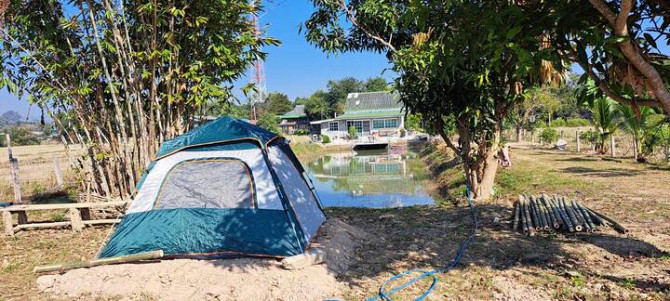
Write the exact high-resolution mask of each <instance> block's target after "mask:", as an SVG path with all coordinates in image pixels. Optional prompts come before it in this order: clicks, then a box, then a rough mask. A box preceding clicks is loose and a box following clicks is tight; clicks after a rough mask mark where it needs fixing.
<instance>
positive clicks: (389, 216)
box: [379, 214, 395, 220]
mask: <svg viewBox="0 0 670 301" xmlns="http://www.w3.org/2000/svg"><path fill="white" fill-rule="evenodd" d="M392 218H395V214H382V215H380V216H379V219H381V220H384V219H392Z"/></svg>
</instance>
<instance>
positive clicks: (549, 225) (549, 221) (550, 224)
mask: <svg viewBox="0 0 670 301" xmlns="http://www.w3.org/2000/svg"><path fill="white" fill-rule="evenodd" d="M537 203H538V205H540V209H542V215H544V219H545V220H546V221H547V230H553V229H554V220H553V218H552V216H551V214H549V209H548V208H547V206H545V205H544V200H543V199H542V196H540V198H538V199H537Z"/></svg>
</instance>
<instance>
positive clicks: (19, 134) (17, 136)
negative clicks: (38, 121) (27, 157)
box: [0, 127, 40, 146]
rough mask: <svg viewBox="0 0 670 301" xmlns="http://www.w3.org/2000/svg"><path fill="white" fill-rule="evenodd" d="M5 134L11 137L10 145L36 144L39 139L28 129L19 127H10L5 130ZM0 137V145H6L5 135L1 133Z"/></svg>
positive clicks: (38, 142)
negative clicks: (0, 137)
mask: <svg viewBox="0 0 670 301" xmlns="http://www.w3.org/2000/svg"><path fill="white" fill-rule="evenodd" d="M7 134H9V136H10V137H11V138H12V145H13V146H19V145H38V144H40V139H39V138H38V137H37V136H35V135H33V133H31V132H30V131H29V130H27V129H24V128H20V127H11V128H9V129H8V130H7ZM1 136H2V139H1V140H0V142H1V143H0V146H7V145H6V144H7V141H5V135H4V134H3V135H1Z"/></svg>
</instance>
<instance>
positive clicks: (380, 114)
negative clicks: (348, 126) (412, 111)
mask: <svg viewBox="0 0 670 301" xmlns="http://www.w3.org/2000/svg"><path fill="white" fill-rule="evenodd" d="M404 114H405V113H404V112H403V111H401V110H392V111H389V110H385V111H359V112H350V113H348V112H345V113H344V114H342V115H341V116H338V117H337V118H336V119H352V118H384V117H400V116H402V115H404Z"/></svg>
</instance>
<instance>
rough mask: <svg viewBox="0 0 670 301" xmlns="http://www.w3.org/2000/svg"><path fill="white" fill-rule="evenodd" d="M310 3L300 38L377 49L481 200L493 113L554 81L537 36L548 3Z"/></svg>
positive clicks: (490, 172) (491, 159)
mask: <svg viewBox="0 0 670 301" xmlns="http://www.w3.org/2000/svg"><path fill="white" fill-rule="evenodd" d="M314 4H315V7H316V11H315V12H314V13H312V15H311V17H310V18H309V19H308V20H307V21H306V22H305V23H304V25H303V26H304V28H305V29H306V31H305V36H306V39H307V40H308V41H309V42H310V43H312V44H315V45H317V46H318V47H320V48H321V49H323V50H324V51H326V52H329V53H337V52H344V51H375V52H382V53H384V54H385V55H386V57H387V58H389V61H390V63H391V64H392V66H393V70H394V71H395V72H396V73H397V74H398V78H396V81H395V84H396V87H397V89H398V91H399V93H400V97H401V101H402V102H403V103H404V105H405V106H406V107H407V108H408V109H409V111H410V112H411V113H421V114H422V116H423V117H424V120H425V121H427V122H428V123H429V125H430V126H431V127H432V129H431V130H432V131H434V132H437V133H439V134H440V135H441V136H442V137H443V139H444V140H445V142H446V143H447V145H448V146H449V147H450V148H451V149H452V150H453V151H454V152H455V153H456V154H457V155H458V156H459V157H460V158H461V159H462V161H463V163H464V164H463V167H464V172H465V174H466V179H467V182H468V184H469V186H470V188H471V189H472V192H473V195H474V197H475V198H476V199H486V198H489V197H490V196H491V192H492V188H493V183H494V179H495V174H496V171H497V167H498V165H497V164H498V163H497V160H496V158H495V155H496V154H497V153H498V150H499V147H500V137H501V131H502V128H503V121H504V120H505V118H506V117H507V116H508V114H509V113H510V112H511V110H512V109H513V108H514V106H515V104H516V103H518V102H520V101H521V100H522V94H523V92H524V90H525V89H527V88H529V87H532V86H534V85H538V84H541V83H542V82H543V80H544V81H552V80H554V81H558V80H561V79H562V77H561V75H560V74H561V72H562V71H563V70H562V69H563V67H562V66H563V64H562V63H561V62H560V56H559V53H557V52H556V51H555V50H554V49H553V48H552V47H551V45H547V44H546V43H543V39H542V38H541V37H542V36H543V35H544V33H545V29H544V27H545V26H549V25H550V24H549V23H547V21H548V19H549V18H548V17H547V16H550V15H551V11H550V10H549V9H547V8H546V7H540V8H541V9H536V8H535V7H526V6H524V5H516V4H514V2H510V1H483V0H482V1H453V2H446V3H445V2H438V1H428V2H420V1H402V0H397V1H384V2H381V3H380V2H378V1H350V2H348V3H347V2H345V1H344V0H323V1H315V2H314ZM344 20H346V21H347V22H349V23H350V24H346V25H344V24H343V23H344ZM557 71H558V72H557ZM454 132H455V133H457V134H458V142H457V143H454V142H452V141H451V136H452V135H451V134H452V133H454Z"/></svg>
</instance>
